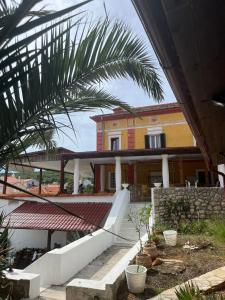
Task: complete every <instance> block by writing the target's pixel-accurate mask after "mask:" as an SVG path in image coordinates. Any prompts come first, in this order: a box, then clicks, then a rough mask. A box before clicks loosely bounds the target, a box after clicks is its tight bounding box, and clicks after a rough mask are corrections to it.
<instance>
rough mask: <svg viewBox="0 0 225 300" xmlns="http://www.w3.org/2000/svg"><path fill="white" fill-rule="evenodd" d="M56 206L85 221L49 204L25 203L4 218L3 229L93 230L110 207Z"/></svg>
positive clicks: (88, 205)
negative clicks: (5, 227) (80, 217)
mask: <svg viewBox="0 0 225 300" xmlns="http://www.w3.org/2000/svg"><path fill="white" fill-rule="evenodd" d="M57 204H59V205H60V206H62V207H63V208H66V209H68V210H69V211H71V212H72V213H75V214H77V215H79V216H82V217H83V218H85V220H82V219H79V218H77V217H74V216H72V215H70V214H68V213H67V212H65V211H63V210H61V209H60V208H58V207H56V206H54V205H52V204H50V203H40V202H25V203H23V204H22V205H20V206H19V207H17V208H16V209H15V210H14V211H13V212H11V213H10V214H9V215H8V216H7V217H6V218H5V220H4V223H3V227H4V226H6V225H7V226H8V227H9V228H14V229H35V230H57V231H89V230H95V229H96V226H99V225H100V224H101V223H102V221H103V220H104V218H105V216H106V214H107V213H108V212H109V210H110V208H111V206H112V204H111V203H90V202H86V203H57ZM86 220H88V221H89V222H88V221H86ZM93 224H95V225H96V226H95V225H93Z"/></svg>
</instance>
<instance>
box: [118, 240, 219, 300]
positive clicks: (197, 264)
mask: <svg viewBox="0 0 225 300" xmlns="http://www.w3.org/2000/svg"><path fill="white" fill-rule="evenodd" d="M207 240H208V241H209V242H210V243H211V244H210V245H209V246H208V247H206V248H205V249H201V250H186V249H185V250H184V249H183V245H184V244H185V242H187V241H189V242H190V243H191V244H203V243H205V241H206V239H205V238H204V239H203V238H202V237H199V236H187V235H185V236H182V237H179V239H178V244H177V246H175V247H168V246H165V245H164V244H163V243H162V244H160V247H159V248H160V251H161V254H163V256H161V257H162V258H166V259H178V260H182V261H183V263H184V265H185V270H184V271H183V272H182V273H179V274H176V275H174V274H162V273H161V272H159V271H157V270H154V269H153V268H152V269H149V270H148V273H147V280H146V287H145V291H144V293H142V294H138V295H137V294H136V295H134V294H132V293H130V292H129V291H128V289H127V284H126V280H124V281H123V282H122V283H121V285H120V287H119V289H118V293H117V300H144V299H149V298H151V297H154V296H155V295H157V294H159V293H161V292H162V291H164V290H166V289H169V288H171V287H174V286H175V285H178V284H181V283H183V282H185V281H187V280H189V279H192V278H194V277H197V276H200V275H202V274H204V273H207V272H209V271H212V270H214V269H216V268H219V267H222V266H224V265H225V245H221V244H215V243H214V242H213V241H212V240H210V239H207Z"/></svg>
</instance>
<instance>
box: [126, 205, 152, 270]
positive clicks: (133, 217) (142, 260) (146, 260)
mask: <svg viewBox="0 0 225 300" xmlns="http://www.w3.org/2000/svg"><path fill="white" fill-rule="evenodd" d="M128 220H129V221H130V222H132V223H133V225H134V227H135V230H136V232H137V233H138V240H139V245H140V251H139V253H138V254H137V255H136V264H137V265H142V266H144V267H146V268H150V267H151V266H152V259H151V256H150V255H148V254H146V253H144V252H143V245H142V240H141V229H142V228H143V227H144V224H143V221H142V218H141V217H140V212H139V211H132V212H130V214H129V215H128Z"/></svg>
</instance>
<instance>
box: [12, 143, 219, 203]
mask: <svg viewBox="0 0 225 300" xmlns="http://www.w3.org/2000/svg"><path fill="white" fill-rule="evenodd" d="M10 167H11V168H16V169H17V170H18V169H23V168H33V169H40V170H42V169H48V170H54V171H58V172H60V194H65V193H66V189H65V173H70V174H73V178H74V187H73V194H74V195H77V194H79V184H80V180H81V179H82V178H85V177H92V178H93V179H94V190H93V193H99V194H104V193H112V192H115V191H119V190H121V187H122V184H123V183H126V184H129V185H130V186H131V191H132V193H131V200H132V199H133V200H132V201H143V198H144V197H145V196H146V197H147V198H146V200H149V199H150V198H149V197H150V188H151V187H152V186H154V183H157V182H158V183H162V186H163V187H165V188H166V187H169V186H170V185H171V186H185V185H186V184H187V183H186V181H187V180H189V181H192V182H191V183H192V185H193V184H194V181H195V180H196V178H197V177H196V176H197V175H199V176H202V175H204V176H205V177H204V182H203V184H204V185H207V186H210V185H214V184H215V182H216V180H217V178H214V176H213V174H210V173H209V174H208V173H207V171H206V166H205V165H204V162H203V159H202V156H201V153H200V150H199V149H198V148H197V147H179V148H160V149H140V150H118V151H89V152H72V151H65V152H63V151H62V152H60V153H58V154H57V155H51V154H50V155H49V154H48V153H47V152H45V153H43V152H41V153H31V154H29V155H23V156H22V157H20V158H19V159H18V160H16V161H14V162H11V163H10ZM196 170H197V171H198V172H199V174H197V173H196V172H197V171H196ZM201 172H202V173H203V174H201ZM40 185H41V182H40ZM137 198H141V199H137Z"/></svg>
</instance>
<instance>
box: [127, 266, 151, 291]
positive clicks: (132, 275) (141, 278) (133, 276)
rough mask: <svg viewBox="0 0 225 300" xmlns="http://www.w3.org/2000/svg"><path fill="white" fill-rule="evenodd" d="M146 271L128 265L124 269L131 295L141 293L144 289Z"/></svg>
mask: <svg viewBox="0 0 225 300" xmlns="http://www.w3.org/2000/svg"><path fill="white" fill-rule="evenodd" d="M146 273H147V269H146V268H145V267H144V266H138V265H129V266H128V267H127V268H126V278H127V286H128V290H129V291H130V292H131V293H135V294H138V293H143V292H144V289H145V281H146Z"/></svg>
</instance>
